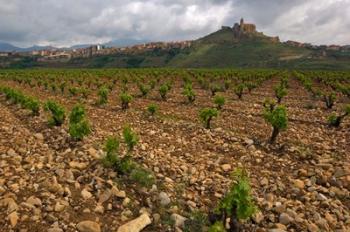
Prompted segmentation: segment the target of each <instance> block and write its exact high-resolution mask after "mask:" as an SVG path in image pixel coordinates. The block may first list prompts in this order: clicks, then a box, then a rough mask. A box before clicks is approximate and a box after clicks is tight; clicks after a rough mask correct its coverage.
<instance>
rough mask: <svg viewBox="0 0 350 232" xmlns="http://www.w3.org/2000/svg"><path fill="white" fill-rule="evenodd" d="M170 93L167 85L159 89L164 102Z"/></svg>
mask: <svg viewBox="0 0 350 232" xmlns="http://www.w3.org/2000/svg"><path fill="white" fill-rule="evenodd" d="M168 91H169V87H168V85H166V84H163V85H161V86H160V87H159V94H160V97H161V98H162V99H163V101H166V95H167V93H168Z"/></svg>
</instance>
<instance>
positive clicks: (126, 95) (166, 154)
mask: <svg viewBox="0 0 350 232" xmlns="http://www.w3.org/2000/svg"><path fill="white" fill-rule="evenodd" d="M0 117H1V119H0V156H1V159H0V218H2V219H3V220H2V222H3V223H2V224H1V225H0V231H21V232H25V231H50V232H61V231H81V232H99V231H118V232H125V231H141V230H142V231H150V232H151V231H187V232H191V231H210V232H215V231H217V232H220V231H261V232H263V231H275V232H280V231H310V232H313V231H344V232H345V231H349V230H350V156H349V152H350V72H340V71H281V70H266V69H265V70H253V69H251V70H244V69H243V70H238V69H237V70H234V69H98V70H97V69H96V70H95V69H89V70H88V69H52V70H46V69H42V70H40V69H38V70H0ZM28 228H30V229H28Z"/></svg>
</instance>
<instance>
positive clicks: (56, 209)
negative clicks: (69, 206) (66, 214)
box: [55, 202, 66, 212]
mask: <svg viewBox="0 0 350 232" xmlns="http://www.w3.org/2000/svg"><path fill="white" fill-rule="evenodd" d="M65 208H66V206H65V205H63V204H61V203H59V202H56V205H55V211H56V212H62V211H63V210H64V209H65Z"/></svg>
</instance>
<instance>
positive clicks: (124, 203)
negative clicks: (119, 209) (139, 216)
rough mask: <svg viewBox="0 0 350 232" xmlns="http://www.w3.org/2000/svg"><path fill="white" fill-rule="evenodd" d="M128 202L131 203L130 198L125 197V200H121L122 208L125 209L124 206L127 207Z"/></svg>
mask: <svg viewBox="0 0 350 232" xmlns="http://www.w3.org/2000/svg"><path fill="white" fill-rule="evenodd" d="M130 202H131V200H130V198H128V197H126V198H125V199H124V200H123V203H122V205H123V206H124V207H126V206H128V205H129V204H130Z"/></svg>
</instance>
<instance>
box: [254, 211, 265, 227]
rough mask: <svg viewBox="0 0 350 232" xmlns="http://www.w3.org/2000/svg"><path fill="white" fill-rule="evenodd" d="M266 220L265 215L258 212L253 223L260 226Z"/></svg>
mask: <svg viewBox="0 0 350 232" xmlns="http://www.w3.org/2000/svg"><path fill="white" fill-rule="evenodd" d="M263 220H264V215H263V214H262V213H261V211H258V212H257V213H256V214H255V215H254V216H253V221H254V222H256V224H260V223H261V222H262V221H263Z"/></svg>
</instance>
